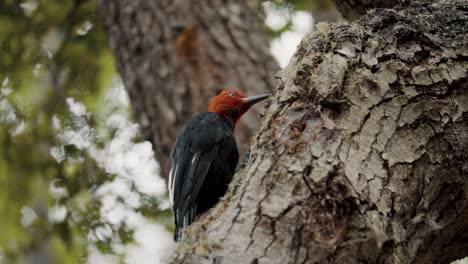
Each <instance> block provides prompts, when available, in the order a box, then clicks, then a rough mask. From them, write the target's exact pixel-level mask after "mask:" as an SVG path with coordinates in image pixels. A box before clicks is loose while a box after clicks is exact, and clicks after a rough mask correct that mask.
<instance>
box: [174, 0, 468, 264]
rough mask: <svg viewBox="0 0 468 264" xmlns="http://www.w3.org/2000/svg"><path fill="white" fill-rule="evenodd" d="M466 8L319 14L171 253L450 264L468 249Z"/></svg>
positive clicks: (199, 257)
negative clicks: (341, 20) (227, 175)
mask: <svg viewBox="0 0 468 264" xmlns="http://www.w3.org/2000/svg"><path fill="white" fill-rule="evenodd" d="M467 43H468V9H467V6H466V5H463V4H461V3H460V4H445V5H442V4H418V3H412V4H410V5H408V6H406V7H405V8H401V7H396V8H395V9H379V10H374V11H371V12H370V13H369V14H368V15H366V16H364V17H362V18H361V19H360V20H359V21H357V22H356V23H352V24H333V25H330V24H321V25H319V26H318V27H317V29H316V31H315V32H314V33H312V34H310V35H308V36H307V37H305V38H304V39H303V41H302V43H301V44H300V46H299V47H298V50H297V51H296V54H295V55H294V57H293V59H292V61H291V62H290V64H289V65H288V67H287V68H286V69H284V70H283V71H282V72H281V73H280V74H279V76H280V80H279V83H278V85H277V87H276V89H275V91H274V97H273V98H272V99H271V100H270V103H269V106H268V110H267V112H266V114H265V118H264V121H263V125H262V128H261V130H260V132H259V134H258V136H257V137H256V139H255V142H254V143H253V145H252V148H251V149H252V152H251V157H250V160H249V163H248V164H247V166H246V167H245V168H244V169H243V170H242V171H240V172H239V173H237V174H236V176H235V180H234V181H235V182H234V183H233V184H231V186H230V190H229V192H228V194H227V195H226V196H225V197H224V198H223V200H222V201H221V202H220V203H219V204H218V206H217V207H216V208H215V209H213V210H211V211H210V212H209V213H208V214H206V215H204V216H202V217H201V218H200V219H199V221H197V222H196V223H194V224H193V225H192V226H190V227H189V228H187V230H186V233H185V238H184V241H183V242H182V243H181V245H180V247H179V249H178V252H177V253H176V256H175V257H174V260H173V263H217V264H219V263H223V264H227V263H233V264H234V263H235V264H238V263H281V264H283V263H449V262H450V261H452V260H455V259H457V258H460V257H463V256H466V255H468V251H467V249H468V224H467V219H468V133H467V131H468V85H467V80H468V45H467Z"/></svg>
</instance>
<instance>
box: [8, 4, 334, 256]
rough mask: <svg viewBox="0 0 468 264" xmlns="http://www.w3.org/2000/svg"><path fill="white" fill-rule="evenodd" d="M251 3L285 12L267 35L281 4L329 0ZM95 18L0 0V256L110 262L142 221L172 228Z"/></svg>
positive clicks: (84, 11)
mask: <svg viewBox="0 0 468 264" xmlns="http://www.w3.org/2000/svg"><path fill="white" fill-rule="evenodd" d="M254 5H255V6H257V7H258V10H259V13H260V15H262V16H263V17H264V16H265V15H266V14H265V9H264V7H265V6H266V5H270V6H275V7H277V8H280V9H281V10H286V11H285V12H286V13H285V14H286V17H287V18H288V19H289V20H288V21H287V22H286V23H285V24H284V25H282V26H281V27H279V28H270V29H269V32H270V33H271V36H272V38H274V37H277V36H279V35H281V33H283V32H285V31H287V30H290V27H291V25H292V24H291V21H290V16H289V13H292V12H297V11H306V12H312V11H314V12H315V11H317V10H319V11H320V10H325V11H327V10H329V9H330V7H331V5H330V3H329V1H306V0H290V1H279V0H275V1H259V2H257V1H255V2H254ZM96 16H97V15H96V12H95V5H94V2H93V1H88V0H73V1H60V0H37V1H36V0H29V1H25V2H20V1H16V0H4V1H1V2H0V50H1V53H0V263H3V262H4V263H10V262H13V263H23V262H29V263H77V262H92V261H91V260H90V258H89V256H90V255H91V254H93V252H100V254H104V255H106V254H109V255H111V256H112V257H113V258H111V259H113V260H116V259H119V257H123V255H125V249H126V248H125V247H124V246H123V245H127V244H131V243H130V242H133V241H134V240H135V236H134V234H135V232H136V229H137V227H138V226H139V225H142V224H141V223H142V221H147V222H148V223H153V222H155V223H159V224H162V225H164V226H165V227H166V228H167V229H169V230H170V229H171V228H172V227H171V225H172V222H171V221H172V220H171V215H170V212H169V210H167V208H168V206H167V202H165V198H163V197H162V194H164V191H163V190H162V189H161V186H162V185H163V183H162V180H161V179H160V178H159V177H158V176H157V169H158V168H157V164H155V162H154V160H152V159H151V160H150V159H149V158H148V157H150V156H151V155H152V151H151V146H150V145H149V143H148V142H141V139H139V138H138V129H137V128H136V126H135V125H134V124H133V123H132V122H130V121H128V119H129V117H130V115H131V113H130V110H129V109H130V108H129V106H128V99H127V96H126V94H125V91H124V90H123V88H122V85H121V84H120V81H119V79H118V77H117V74H116V71H115V66H114V62H113V58H112V55H111V53H110V51H109V49H108V48H107V44H106V37H105V35H104V33H103V31H102V30H101V27H100V25H99V21H98V18H97V17H96ZM272 74H273V73H272ZM135 142H140V143H135ZM142 153H143V154H142ZM135 157H137V159H136V160H137V161H133V163H132V160H133V159H135ZM142 161H144V162H146V163H141V162H142ZM129 163H130V164H129ZM148 164H149V165H148ZM143 167H144V168H143ZM139 168H141V171H140V170H139ZM143 169H145V170H144V171H143ZM145 179H146V181H150V182H153V183H155V184H154V185H151V184H148V183H147V182H145ZM109 190H111V191H109ZM119 206H120V207H119ZM115 207H118V208H120V209H119V210H118V211H116V210H113V209H111V208H115ZM112 210H113V211H112ZM105 214H107V215H105ZM142 219H146V220H142ZM148 219H149V220H148ZM145 223H146V222H145ZM127 249H128V248H127Z"/></svg>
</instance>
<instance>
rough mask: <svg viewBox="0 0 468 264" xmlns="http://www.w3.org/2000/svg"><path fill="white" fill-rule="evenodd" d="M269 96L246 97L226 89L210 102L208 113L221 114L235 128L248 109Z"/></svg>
mask: <svg viewBox="0 0 468 264" xmlns="http://www.w3.org/2000/svg"><path fill="white" fill-rule="evenodd" d="M270 95H271V94H262V95H256V96H250V97H247V95H245V94H243V93H241V92H238V91H236V90H232V89H227V90H224V91H222V92H221V93H220V94H219V95H218V96H216V97H215V98H213V100H211V103H210V106H209V107H208V111H209V112H215V113H219V114H222V115H223V116H225V117H226V118H227V119H229V120H231V122H232V124H233V125H234V126H235V125H236V123H237V122H238V121H239V119H240V118H241V116H242V115H243V114H244V113H245V112H247V111H248V110H249V109H250V107H251V106H252V105H254V104H256V103H258V102H260V101H262V100H264V99H266V98H268V97H269V96H270Z"/></svg>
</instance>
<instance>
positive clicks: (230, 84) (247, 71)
mask: <svg viewBox="0 0 468 264" xmlns="http://www.w3.org/2000/svg"><path fill="white" fill-rule="evenodd" d="M98 6H99V10H100V14H101V17H102V19H103V24H104V26H105V30H106V31H107V33H108V36H109V44H110V47H111V49H112V50H113V52H114V54H115V56H116V61H117V68H118V71H119V73H120V75H121V76H122V79H123V81H124V84H125V87H126V88H127V91H128V93H129V95H130V99H131V102H132V107H133V110H134V115H135V117H136V119H137V120H138V121H139V123H140V125H141V126H142V130H143V134H144V136H145V137H146V138H147V139H150V140H151V141H152V142H153V145H154V148H155V150H156V156H157V159H158V160H159V161H160V164H161V170H162V175H163V176H164V177H166V176H167V173H168V171H169V169H168V167H169V163H168V156H169V152H170V149H171V147H172V145H173V143H174V141H175V139H176V136H177V131H179V130H180V128H181V126H182V125H183V124H184V123H186V122H187V120H188V119H190V118H191V117H192V115H193V114H194V113H197V112H202V111H206V110H207V107H208V104H209V101H210V100H211V98H212V97H213V96H214V95H216V94H217V93H218V92H219V91H220V90H222V89H225V88H236V89H239V90H241V91H243V92H247V93H248V94H260V93H266V92H270V91H271V90H272V89H273V87H274V73H275V72H276V71H277V70H278V69H279V68H278V65H277V62H276V61H275V60H274V59H273V58H272V57H271V55H270V52H269V49H268V40H267V38H266V36H265V33H264V32H263V31H264V30H263V28H262V22H261V21H260V20H259V18H258V17H257V14H256V13H255V12H254V11H253V10H251V9H250V8H249V7H248V6H247V5H246V3H245V2H244V1H238V0H210V1H183V0H175V1H174V0H158V1H147V0H118V1H115V0H98ZM258 109H261V108H260V107H259V106H257V107H256V108H255V109H252V110H251V111H250V113H248V114H247V115H246V116H245V117H243V120H242V121H241V123H240V125H239V126H238V127H237V128H236V137H237V141H238V145H239V147H240V150H241V153H243V152H244V151H245V148H246V147H248V145H249V139H250V137H251V136H252V132H253V130H254V129H256V128H258V127H259V122H258V116H259V114H258V113H259V111H258ZM241 157H242V156H241Z"/></svg>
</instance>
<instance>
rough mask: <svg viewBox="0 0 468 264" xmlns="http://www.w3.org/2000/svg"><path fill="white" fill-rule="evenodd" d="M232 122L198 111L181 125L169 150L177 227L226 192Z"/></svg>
mask: <svg viewBox="0 0 468 264" xmlns="http://www.w3.org/2000/svg"><path fill="white" fill-rule="evenodd" d="M233 130H234V127H233V123H232V121H230V120H229V119H227V118H226V117H225V116H223V115H222V114H219V113H213V112H206V113H200V114H198V115H196V116H195V117H194V118H192V119H191V120H190V121H189V122H188V123H187V124H186V125H185V126H184V128H182V130H181V132H180V134H179V136H178V138H177V141H176V143H175V145H174V147H173V149H172V152H171V155H170V159H171V172H170V174H169V193H170V198H171V201H172V203H173V211H174V218H175V232H174V239H175V240H176V241H177V240H178V239H179V238H180V236H181V229H182V228H184V227H186V226H188V225H190V224H191V223H192V222H194V221H195V220H196V218H197V217H198V216H199V215H201V214H203V213H204V212H206V211H207V210H209V209H210V208H212V207H214V206H215V205H216V203H217V202H218V201H219V199H220V198H221V197H222V196H223V195H224V194H225V193H226V190H227V188H228V185H229V183H230V182H231V180H232V176H233V174H234V172H235V169H236V166H237V162H238V159H239V154H238V151H237V144H236V140H235V138H234V134H233V133H234V131H233Z"/></svg>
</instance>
